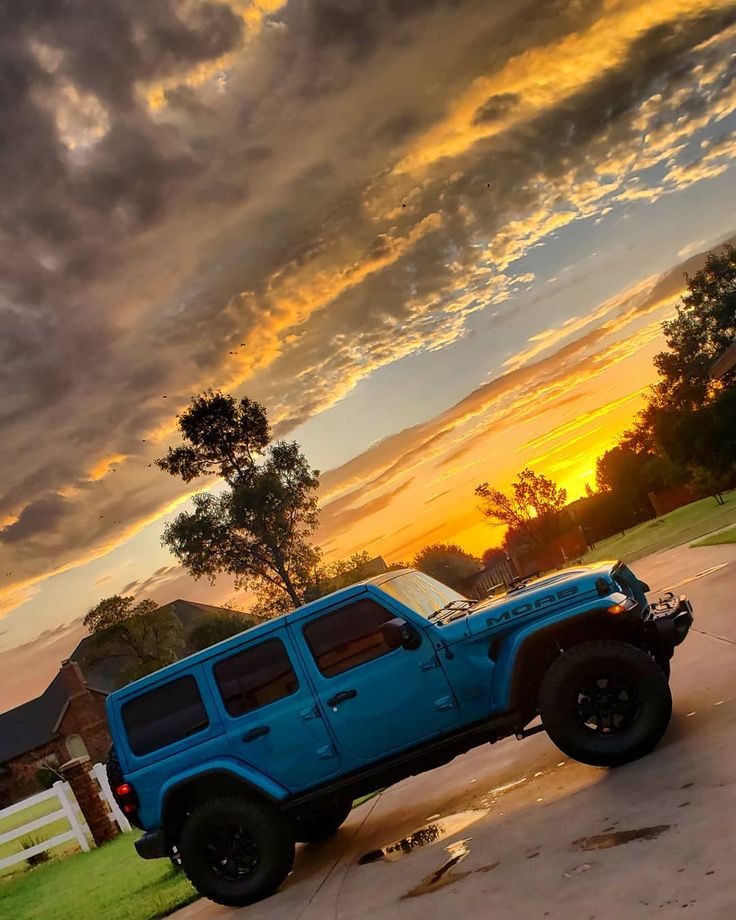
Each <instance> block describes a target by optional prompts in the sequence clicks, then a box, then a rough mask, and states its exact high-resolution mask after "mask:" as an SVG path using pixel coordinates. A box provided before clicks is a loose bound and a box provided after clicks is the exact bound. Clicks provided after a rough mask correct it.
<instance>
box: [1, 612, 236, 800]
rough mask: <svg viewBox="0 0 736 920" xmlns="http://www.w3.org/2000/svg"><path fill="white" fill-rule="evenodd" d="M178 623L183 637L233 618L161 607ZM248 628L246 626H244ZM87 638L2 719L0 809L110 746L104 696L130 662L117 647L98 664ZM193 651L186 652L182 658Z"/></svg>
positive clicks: (118, 682) (103, 755) (122, 679)
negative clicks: (46, 773)
mask: <svg viewBox="0 0 736 920" xmlns="http://www.w3.org/2000/svg"><path fill="white" fill-rule="evenodd" d="M159 610H164V611H166V612H168V613H170V614H171V615H172V616H173V617H175V618H176V620H178V622H179V624H180V626H181V629H182V630H183V632H184V634H186V635H189V634H190V633H191V631H192V629H193V628H194V627H196V626H197V625H199V624H200V623H203V622H205V621H206V620H207V619H208V618H211V617H213V616H217V615H222V614H228V615H229V614H231V611H229V610H227V609H225V608H223V607H214V606H212V605H211V604H202V603H197V602H194V601H185V600H181V599H178V600H175V601H171V602H170V603H168V604H164V605H163V606H162V607H159ZM247 625H250V621H249V622H248V623H247V624H244V626H247ZM93 649H94V643H93V640H92V639H91V638H90V637H89V636H88V637H86V638H84V639H82V641H81V642H80V643H79V645H77V647H76V648H75V649H74V651H73V652H72V653H71V655H70V656H69V658H68V659H67V660H66V661H64V662H62V665H61V670H60V671H59V673H58V674H57V675H56V677H55V678H54V679H53V680H52V681H51V683H50V684H49V686H48V687H47V688H46V690H45V691H44V692H43V693H42V694H41V695H40V696H38V697H36V699H35V700H29V701H28V702H27V703H23V704H22V705H21V706H16V708H15V709H11V710H9V711H8V712H4V713H1V714H0V808H4V807H5V806H7V805H9V804H11V803H12V802H17V801H18V800H19V799H22V798H25V797H26V796H29V795H33V794H34V793H36V792H38V791H39V789H40V785H39V782H38V779H37V777H36V774H37V771H38V770H39V769H41V768H43V767H44V766H48V767H51V768H54V767H57V766H59V765H60V764H63V763H65V762H66V761H67V760H71V759H72V758H73V757H80V756H82V755H85V754H89V756H90V758H91V759H92V761H93V763H96V762H98V761H104V760H105V758H106V757H107V751H108V748H109V747H110V743H111V741H110V734H109V732H108V730H107V718H106V716H105V697H106V696H107V694H108V693H112V691H113V690H116V689H117V688H118V687H121V686H123V684H124V683H125V682H126V677H125V674H126V668H127V667H128V666H129V665H130V664H131V662H132V659H131V658H130V657H128V656H126V654H125V649H123V648H120V649H118V650H117V651H116V653H115V654H113V655H109V656H107V657H105V658H102V659H99V658H97V657H96V656H95V655H94V654H92V652H93ZM191 651H193V649H191V648H188V647H184V648H183V649H182V653H183V654H188V653H189V652H191Z"/></svg>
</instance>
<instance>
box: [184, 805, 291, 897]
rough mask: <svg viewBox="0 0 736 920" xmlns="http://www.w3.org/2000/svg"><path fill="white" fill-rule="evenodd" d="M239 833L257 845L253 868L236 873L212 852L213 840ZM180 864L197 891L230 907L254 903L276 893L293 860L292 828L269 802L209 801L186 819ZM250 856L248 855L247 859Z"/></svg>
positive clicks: (249, 842)
mask: <svg viewBox="0 0 736 920" xmlns="http://www.w3.org/2000/svg"><path fill="white" fill-rule="evenodd" d="M238 833H239V835H240V836H239V837H238V839H239V840H242V839H243V838H245V839H246V840H247V841H248V845H249V846H252V847H253V848H254V852H257V856H253V859H254V860H255V863H254V865H253V867H252V868H251V869H250V870H249V871H248V872H247V873H246V874H243V875H242V876H240V877H235V878H234V877H232V875H233V872H232V871H231V870H230V867H229V866H228V867H225V868H223V867H224V864H223V863H222V862H221V861H218V858H217V857H215V856H213V850H212V841H213V838H214V839H218V838H219V837H220V836H221V835H223V834H224V835H230V834H235V835H236V836H237V835H238ZM179 853H180V855H181V861H182V866H183V868H184V871H185V872H186V874H187V877H188V878H189V881H190V882H191V883H192V885H194V887H195V888H196V889H197V891H198V892H199V893H200V894H201V895H203V896H204V897H206V898H209V899H210V900H211V901H216V902H217V903H218V904H224V905H226V906H227V907H241V906H243V905H245V904H252V903H253V902H254V901H260V900H262V899H263V898H267V897H268V896H269V895H270V894H273V893H274V892H275V891H276V889H277V888H278V887H279V885H280V884H281V883H282V882H283V880H284V879H285V878H286V876H287V875H288V874H289V872H290V871H291V867H292V865H293V864H294V832H293V830H292V827H291V824H290V822H289V821H288V820H287V819H286V817H285V816H284V815H283V814H282V813H281V812H280V811H279V810H278V809H276V808H274V807H273V806H272V805H269V804H268V803H267V802H261V801H258V800H255V799H247V798H233V797H228V798H218V799H211V800H210V801H208V802H204V803H203V804H202V805H199V806H198V807H197V808H196V809H195V810H194V811H193V812H192V814H191V815H190V816H189V818H187V820H186V823H185V824H184V828H183V830H182V834H181V838H180V840H179ZM248 858H250V857H248Z"/></svg>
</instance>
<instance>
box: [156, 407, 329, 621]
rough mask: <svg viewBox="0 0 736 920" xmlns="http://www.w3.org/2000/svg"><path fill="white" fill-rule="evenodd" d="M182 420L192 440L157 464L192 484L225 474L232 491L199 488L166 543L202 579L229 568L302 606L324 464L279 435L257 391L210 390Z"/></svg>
mask: <svg viewBox="0 0 736 920" xmlns="http://www.w3.org/2000/svg"><path fill="white" fill-rule="evenodd" d="M178 425H179V431H180V433H181V436H182V439H183V441H184V443H183V444H182V445H181V446H179V447H174V448H169V451H168V453H167V455H166V456H165V457H163V458H162V459H160V460H157V461H156V463H157V465H158V466H159V467H160V468H161V469H162V470H164V471H165V472H167V473H170V474H171V475H173V476H180V477H181V478H182V479H183V480H184V481H185V482H190V481H192V480H193V479H197V478H199V477H202V476H208V475H210V476H211V475H217V476H221V477H222V479H224V481H225V484H226V488H225V490H224V491H222V492H220V493H217V494H212V493H208V492H200V493H198V494H196V495H195V496H194V497H193V499H192V501H193V504H194V510H193V511H191V512H190V511H185V512H182V513H181V514H179V515H178V516H177V517H176V518H175V520H174V521H172V522H171V523H170V524H168V525H167V527H166V528H165V530H164V535H163V543H164V545H165V546H167V547H168V548H169V549H170V550H171V552H172V553H173V554H174V555H175V556H176V558H177V559H179V561H180V562H181V563H182V564H183V565H184V567H185V568H186V569H187V571H188V572H189V573H190V574H191V575H192V576H193V577H194V578H201V577H202V576H207V577H208V578H210V580H212V581H214V579H215V577H216V576H217V575H218V574H220V573H226V574H228V575H232V576H234V577H235V582H236V585H237V586H238V587H239V588H248V589H251V590H253V591H255V593H256V594H257V595H263V594H264V593H265V595H273V596H274V597H278V598H279V599H280V601H281V603H282V604H286V605H287V609H292V608H293V607H297V606H299V605H300V604H301V603H303V602H304V600H305V597H306V590H307V588H308V586H309V584H310V583H311V582H312V575H313V572H314V569H315V567H316V566H317V564H318V562H319V556H320V554H319V550H318V549H317V548H316V547H315V546H313V545H312V544H311V542H310V538H311V536H312V534H313V533H314V531H315V529H316V527H317V520H318V512H317V497H316V492H317V487H318V485H319V473H318V471H317V470H313V469H312V468H311V467H310V466H309V464H308V462H307V460H306V458H305V457H304V455H303V454H302V452H301V450H300V448H299V445H298V444H296V443H295V442H291V443H288V442H285V441H275V442H272V441H271V433H270V427H269V423H268V418H267V415H266V410H265V409H264V407H263V406H261V405H260V404H259V403H257V402H254V401H253V400H251V399H248V398H247V397H246V398H243V399H240V400H236V399H235V398H234V397H232V396H229V395H225V394H223V393H220V392H213V391H212V390H207V391H206V392H205V393H204V394H203V395H201V396H196V397H194V398H193V399H192V402H191V404H190V406H189V408H188V409H186V411H185V412H184V413H183V414H182V415H180V416H179V419H178Z"/></svg>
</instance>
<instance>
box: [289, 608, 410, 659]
mask: <svg viewBox="0 0 736 920" xmlns="http://www.w3.org/2000/svg"><path fill="white" fill-rule="evenodd" d="M393 617H394V614H393V613H390V612H389V611H388V610H386V608H385V607H382V606H381V605H380V604H377V603H376V602H375V601H370V600H364V601H357V602H356V603H354V604H351V605H350V606H349V607H343V608H342V609H341V610H336V611H335V612H334V613H328V614H325V616H323V617H320V618H319V619H318V620H313V621H312V622H311V623H308V624H307V625H306V626H305V627H304V638H305V639H306V640H307V645H308V646H309V648H310V650H311V652H312V655H313V656H314V660H315V661H316V662H317V667H318V668H319V669H320V671H321V672H322V673H323V674H324V675H325V677H335V676H336V675H337V674H342V672H343V671H349V670H350V668H356V667H357V666H358V665H359V664H364V663H365V662H366V661H372V660H373V659H374V658H380V657H381V656H382V655H387V654H388V653H389V652H390V651H392V649H391V648H390V646H388V645H387V644H386V640H385V639H384V638H383V633H382V632H381V627H382V626H383V624H384V623H385V622H386V621H387V620H391V619H393Z"/></svg>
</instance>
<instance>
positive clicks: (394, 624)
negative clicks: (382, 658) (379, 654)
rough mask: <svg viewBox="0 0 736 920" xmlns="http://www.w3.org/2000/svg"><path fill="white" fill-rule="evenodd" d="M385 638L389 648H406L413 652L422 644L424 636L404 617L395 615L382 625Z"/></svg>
mask: <svg viewBox="0 0 736 920" xmlns="http://www.w3.org/2000/svg"><path fill="white" fill-rule="evenodd" d="M381 631H382V632H383V638H384V639H385V640H386V645H388V647H389V648H391V649H395V648H404V649H406V650H407V652H413V651H414V650H415V649H418V648H419V646H420V645H421V644H422V637H421V636H420V635H419V633H418V632H417V630H416V629H415V628H414V627H413V626H412V625H411V623H407V622H406V620H405V619H403V617H394V619H393V620H388V621H387V622H386V623H384V624H383V626H382V627H381Z"/></svg>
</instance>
